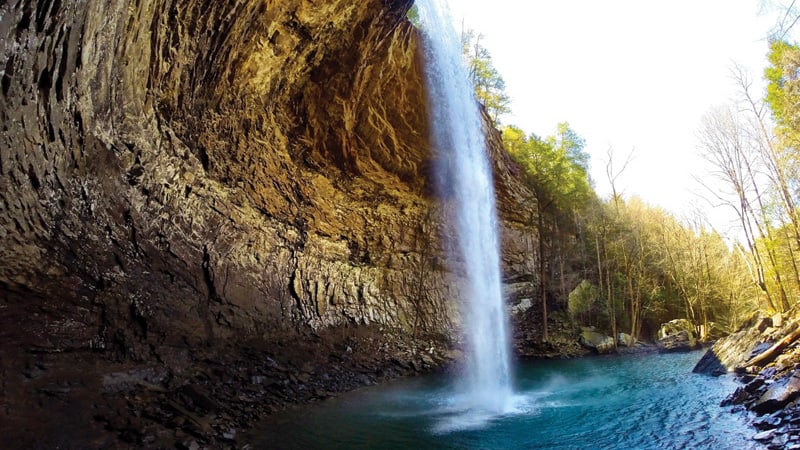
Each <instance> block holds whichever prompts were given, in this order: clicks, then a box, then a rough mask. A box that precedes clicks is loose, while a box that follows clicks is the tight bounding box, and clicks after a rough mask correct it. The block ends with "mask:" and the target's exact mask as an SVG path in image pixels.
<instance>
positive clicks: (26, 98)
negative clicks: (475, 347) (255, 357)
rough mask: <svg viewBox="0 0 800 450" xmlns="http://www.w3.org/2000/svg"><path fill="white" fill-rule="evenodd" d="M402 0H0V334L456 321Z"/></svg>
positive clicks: (153, 344)
mask: <svg viewBox="0 0 800 450" xmlns="http://www.w3.org/2000/svg"><path fill="white" fill-rule="evenodd" d="M409 4H410V2H409V1H406V0H367V1H355V0H342V1H337V2H325V3H320V2H312V1H307V0H306V1H304V0H287V1H282V2H262V1H220V2H196V1H182V2H178V1H174V0H150V1H148V0H145V1H136V2H134V1H131V0H109V1H103V2H93V1H88V0H70V1H50V0H44V1H40V2H36V3H35V4H34V3H32V2H22V1H12V2H9V3H6V4H4V5H2V6H0V17H2V20H0V75H1V76H2V83H1V85H0V87H1V88H2V89H1V90H0V123H2V127H3V132H2V135H1V136H0V241H2V245H0V294H2V296H3V300H4V302H3V303H2V304H0V306H1V307H2V308H3V314H2V317H3V318H2V319H0V322H2V323H0V328H2V329H3V331H2V332H0V333H1V334H2V336H1V337H2V338H3V340H4V341H5V342H14V343H15V345H18V344H22V345H23V346H25V347H26V348H28V347H35V348H41V349H46V350H47V351H65V350H71V349H89V348H91V349H99V350H106V351H113V352H117V353H118V354H119V355H120V356H124V357H130V358H134V359H148V358H152V357H154V356H156V357H158V356H159V355H161V356H162V357H163V358H166V356H163V355H167V354H169V352H165V351H163V349H165V348H174V347H181V346H187V345H188V346H192V345H197V344H206V345H217V344H219V343H230V342H245V341H246V340H248V339H260V340H264V341H269V340H270V339H273V338H276V337H285V336H287V335H291V334H292V333H296V332H298V330H312V331H319V330H324V329H333V328H341V327H353V326H363V325H375V326H380V327H387V328H391V329H393V330H396V331H397V332H398V333H400V334H404V335H406V334H407V335H414V336H418V335H431V336H440V337H443V338H444V339H450V338H452V337H454V336H455V335H456V333H455V332H454V330H455V329H456V326H455V325H457V323H458V314H457V309H458V308H457V307H458V305H457V304H456V301H455V299H457V298H458V286H459V283H458V269H457V267H456V268H455V270H454V271H452V272H451V271H448V270H446V269H447V268H446V266H445V261H444V254H445V247H446V245H447V244H446V243H447V242H448V241H447V237H448V236H451V235H452V230H451V229H449V228H448V225H447V224H446V222H445V221H443V220H442V218H443V217H444V216H446V214H447V211H448V210H449V208H450V207H449V205H448V204H447V200H446V199H444V200H443V201H438V200H436V199H435V198H434V197H435V196H434V195H432V194H433V192H432V191H433V188H432V186H431V183H430V182H429V181H428V180H429V173H428V171H429V168H430V166H431V160H432V158H434V157H435V156H436V155H435V153H432V151H431V149H430V148H429V145H428V140H427V135H428V125H427V112H426V109H425V97H424V83H423V81H422V79H421V75H420V74H421V64H422V60H421V57H420V54H421V52H420V49H419V42H418V39H417V35H416V34H415V31H414V29H413V27H412V26H411V25H410V24H409V23H408V21H407V20H406V19H405V13H406V11H407V9H408V7H409ZM487 131H489V130H487ZM489 136H490V137H489V143H490V145H489V148H490V151H491V153H492V157H493V167H494V172H495V181H496V185H497V187H498V207H499V209H500V213H501V216H502V218H503V220H502V221H501V222H502V226H501V227H502V236H503V247H504V249H503V255H502V260H503V264H504V277H505V279H506V280H508V281H509V283H512V284H516V285H517V286H516V288H515V292H518V293H519V296H520V297H531V292H533V288H534V286H533V278H532V277H531V276H530V275H529V274H530V273H533V271H532V270H531V268H532V267H534V265H533V261H531V256H530V252H528V251H527V248H528V245H529V242H527V240H529V237H528V236H527V230H526V228H525V225H524V224H525V222H526V219H527V213H526V212H525V211H528V210H529V209H530V208H533V207H534V206H535V205H533V204H531V200H530V199H531V197H532V196H531V195H530V193H529V192H527V191H526V190H525V189H524V188H523V187H522V186H521V185H520V184H518V183H517V182H515V181H514V175H515V172H514V171H515V170H517V169H516V168H515V166H514V165H513V163H512V162H511V161H510V160H508V159H507V157H506V156H504V155H505V154H504V153H503V152H502V151H501V143H500V140H499V139H500V137H499V134H498V133H496V132H495V131H493V130H492V131H490V132H489ZM451 273H454V274H455V275H451ZM526 291H527V292H526Z"/></svg>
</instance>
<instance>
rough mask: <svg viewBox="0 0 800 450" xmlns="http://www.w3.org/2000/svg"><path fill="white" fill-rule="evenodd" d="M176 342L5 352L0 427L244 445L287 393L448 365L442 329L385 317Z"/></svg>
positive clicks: (26, 432) (153, 442)
mask: <svg viewBox="0 0 800 450" xmlns="http://www.w3.org/2000/svg"><path fill="white" fill-rule="evenodd" d="M352 332H353V333H352V335H350V336H345V335H343V334H342V335H339V336H332V335H310V336H304V337H303V339H297V340H294V341H291V342H282V343H276V344H273V345H271V346H270V347H269V348H264V347H263V346H259V345H258V344H254V345H253V346H242V347H237V348H228V349H225V350H224V351H219V350H218V349H213V350H212V349H193V350H192V351H191V352H189V351H187V350H178V349H176V351H178V352H180V353H182V354H183V358H182V359H183V361H182V363H181V364H177V365H176V364H174V363H173V364H171V365H170V364H165V363H163V362H161V363H157V362H148V363H133V362H113V361H109V360H108V359H107V358H106V357H105V355H102V354H99V353H94V352H88V351H83V352H68V353H30V352H17V353H16V354H11V353H9V352H8V351H4V352H2V353H0V360H1V361H2V362H3V379H2V382H3V392H2V394H3V397H2V403H0V405H1V406H2V407H1V408H0V412H2V414H0V435H2V436H3V437H4V438H3V439H4V445H7V446H8V448H61V449H85V448H145V449H157V448H179V449H193V450H195V449H200V448H222V449H237V448H249V446H248V444H247V442H246V441H245V440H243V438H242V436H243V433H244V432H245V431H246V430H248V429H250V428H251V427H252V426H253V425H255V424H256V423H257V422H258V421H259V420H261V419H263V418H264V417H266V416H267V415H269V414H272V413H274V412H277V411H280V410H281V409H283V408H286V407H288V406H290V405H296V404H303V403H311V402H316V401H320V400H323V399H326V398H329V397H332V396H335V395H337V394H340V393H343V392H346V391H350V390H353V389H355V388H357V387H361V386H367V385H372V384H375V383H380V382H384V381H387V380H390V379H393V378H398V377H402V376H407V375H414V374H420V373H426V372H430V371H433V370H437V369H439V368H442V367H446V366H448V364H449V363H451V362H452V361H454V360H455V359H457V358H459V357H460V354H459V352H457V351H449V350H447V349H446V347H445V346H443V345H442V344H443V343H442V342H440V341H437V340H436V339H435V338H432V337H431V338H428V339H425V340H422V339H419V340H417V341H413V342H412V341H410V340H407V339H399V338H394V337H392V336H393V335H392V334H391V333H386V330H380V329H356V330H352Z"/></svg>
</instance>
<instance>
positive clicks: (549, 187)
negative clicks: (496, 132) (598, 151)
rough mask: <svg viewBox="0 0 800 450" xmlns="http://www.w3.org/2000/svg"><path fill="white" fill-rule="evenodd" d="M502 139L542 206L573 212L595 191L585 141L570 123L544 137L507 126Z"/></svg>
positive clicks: (546, 208)
mask: <svg viewBox="0 0 800 450" xmlns="http://www.w3.org/2000/svg"><path fill="white" fill-rule="evenodd" d="M503 142H504V144H505V146H506V151H508V154H509V155H511V157H512V158H513V159H514V160H515V161H516V162H517V164H519V165H520V167H522V168H523V170H524V171H525V181H526V182H527V183H528V185H529V186H530V187H531V188H532V189H533V191H534V192H535V193H536V197H537V201H538V202H539V208H540V209H541V210H555V211H557V212H574V211H577V210H579V209H581V208H583V207H584V205H585V204H586V202H587V201H588V199H589V198H590V197H591V196H592V195H593V191H592V188H591V183H590V182H589V174H588V170H589V155H588V154H586V153H585V152H584V150H583V147H584V145H585V142H584V140H583V139H582V138H581V137H580V136H579V135H578V134H577V133H576V132H575V131H574V130H572V129H571V128H570V127H569V124H568V123H566V122H565V123H560V124H558V128H557V131H556V134H555V135H554V136H550V137H547V138H545V139H542V138H540V137H538V136H536V135H535V134H531V135H529V136H527V137H526V136H525V133H524V132H523V131H522V130H521V129H520V128H518V127H515V126H507V127H505V128H504V129H503Z"/></svg>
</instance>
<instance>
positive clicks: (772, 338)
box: [694, 307, 800, 449]
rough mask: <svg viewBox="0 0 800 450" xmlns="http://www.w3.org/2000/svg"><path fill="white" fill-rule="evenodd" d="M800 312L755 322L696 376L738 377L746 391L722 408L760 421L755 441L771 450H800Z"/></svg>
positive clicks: (708, 357) (713, 352)
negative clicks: (745, 413) (729, 375)
mask: <svg viewBox="0 0 800 450" xmlns="http://www.w3.org/2000/svg"><path fill="white" fill-rule="evenodd" d="M798 330H800V308H798V307H795V308H792V309H791V310H790V311H788V312H786V313H784V314H776V315H774V316H772V317H764V316H753V317H752V318H751V319H750V320H748V321H747V322H746V323H745V324H744V325H743V326H742V327H741V328H740V329H739V331H737V332H736V333H734V334H732V335H730V336H728V337H726V338H724V339H720V340H719V341H717V342H716V343H715V344H714V345H713V346H712V347H711V348H710V349H709V350H708V351H707V352H706V354H705V355H704V356H703V358H702V359H701V360H700V361H699V362H698V363H697V365H696V366H695V368H694V372H697V373H704V374H707V375H713V376H718V375H721V374H724V373H728V372H734V373H736V376H737V379H738V380H739V381H740V382H741V383H742V386H741V387H739V388H737V389H736V391H735V392H733V393H731V395H729V396H728V397H727V398H726V399H725V400H723V402H722V404H721V406H723V407H730V410H731V412H743V411H751V412H753V413H754V414H755V415H756V416H757V417H756V418H755V419H754V420H753V422H752V425H753V426H754V428H755V433H754V436H753V439H754V440H756V441H758V442H760V443H762V444H763V445H765V446H767V448H769V449H800V342H799V341H798V340H797V339H798V337H799V335H800V332H798Z"/></svg>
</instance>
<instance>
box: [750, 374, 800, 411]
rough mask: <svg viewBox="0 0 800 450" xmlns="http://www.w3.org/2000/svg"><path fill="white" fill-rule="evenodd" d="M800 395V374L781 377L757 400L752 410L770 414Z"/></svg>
mask: <svg viewBox="0 0 800 450" xmlns="http://www.w3.org/2000/svg"><path fill="white" fill-rule="evenodd" d="M798 397H800V374H798V373H795V374H794V375H792V376H789V377H785V378H781V379H780V380H778V381H776V382H774V383H772V384H771V385H770V386H769V388H768V389H767V391H766V392H764V394H762V395H761V397H759V398H758V400H756V402H755V404H754V405H753V408H752V410H753V411H755V412H756V414H769V413H773V412H775V411H778V410H779V409H782V408H783V407H784V406H786V405H788V404H789V403H790V402H791V401H793V400H795V399H797V398H798Z"/></svg>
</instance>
